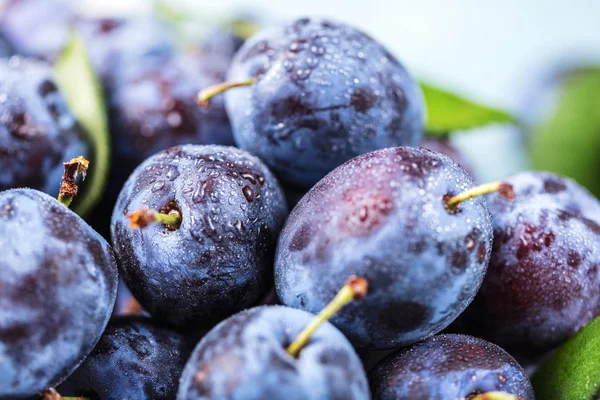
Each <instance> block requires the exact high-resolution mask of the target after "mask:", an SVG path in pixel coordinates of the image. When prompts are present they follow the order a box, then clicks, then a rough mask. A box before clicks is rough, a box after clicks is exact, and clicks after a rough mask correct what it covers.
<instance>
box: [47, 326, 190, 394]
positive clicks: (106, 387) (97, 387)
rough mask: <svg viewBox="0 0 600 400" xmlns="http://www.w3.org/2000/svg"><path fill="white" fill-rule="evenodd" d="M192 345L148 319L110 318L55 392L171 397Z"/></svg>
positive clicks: (181, 336)
mask: <svg viewBox="0 0 600 400" xmlns="http://www.w3.org/2000/svg"><path fill="white" fill-rule="evenodd" d="M194 345H195V342H194V343H190V341H189V340H188V339H187V338H186V337H185V336H183V335H182V334H180V333H177V332H175V331H173V330H171V329H168V328H166V327H164V326H162V325H160V324H157V323H156V322H154V321H152V320H151V319H149V318H145V317H120V318H115V319H112V320H111V321H110V323H109V324H108V326H107V327H106V330H105V331H104V334H103V335H102V337H101V338H100V340H99V341H98V344H97V345H96V347H95V348H94V350H93V351H92V352H91V353H90V355H89V356H88V357H87V358H86V360H85V361H84V362H83V363H82V364H81V365H80V366H79V368H77V370H75V372H73V374H71V376H69V378H68V379H67V380H66V381H65V382H64V383H63V384H62V385H61V386H60V387H59V388H58V392H59V393H60V394H61V395H62V396H67V395H70V396H73V395H75V396H86V397H87V398H90V399H98V400H100V399H102V400H122V399H127V400H146V399H153V400H171V399H174V398H175V395H176V393H177V384H178V381H179V377H180V376H181V372H182V371H183V366H184V365H185V362H186V360H187V358H188V356H189V355H190V353H191V351H192V349H193V346H194Z"/></svg>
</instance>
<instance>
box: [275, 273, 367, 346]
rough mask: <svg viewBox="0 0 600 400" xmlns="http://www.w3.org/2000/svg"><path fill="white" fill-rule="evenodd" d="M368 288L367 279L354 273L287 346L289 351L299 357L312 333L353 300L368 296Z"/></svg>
mask: <svg viewBox="0 0 600 400" xmlns="http://www.w3.org/2000/svg"><path fill="white" fill-rule="evenodd" d="M367 289H368V283H367V280H366V279H364V278H361V277H358V276H356V275H352V276H351V277H350V278H348V280H347V281H346V284H345V285H344V287H342V289H341V290H340V291H339V292H338V293H337V294H336V295H335V297H334V298H333V300H331V302H329V304H327V306H325V308H324V309H323V310H321V312H320V313H319V314H318V315H315V317H314V318H313V319H312V320H311V321H310V322H309V324H308V325H307V326H306V327H305V328H304V329H303V330H302V331H301V332H300V334H298V336H297V337H296V339H294V341H293V342H292V344H290V345H289V346H288V348H287V352H288V354H289V355H291V356H292V357H298V354H299V353H300V350H302V348H303V347H304V346H305V345H306V343H308V341H309V340H310V337H311V336H312V334H313V333H314V332H315V331H316V330H317V328H318V327H319V326H321V325H322V324H323V323H324V322H326V321H328V320H329V319H330V318H331V317H333V315H334V314H335V313H337V312H338V311H339V310H340V309H341V308H342V307H344V306H345V305H346V304H348V303H349V302H351V301H352V300H359V299H362V298H363V297H365V296H366V294H367Z"/></svg>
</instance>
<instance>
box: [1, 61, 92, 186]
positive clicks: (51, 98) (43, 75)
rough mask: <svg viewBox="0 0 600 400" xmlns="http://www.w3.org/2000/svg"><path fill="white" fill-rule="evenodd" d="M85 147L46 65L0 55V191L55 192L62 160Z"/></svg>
mask: <svg viewBox="0 0 600 400" xmlns="http://www.w3.org/2000/svg"><path fill="white" fill-rule="evenodd" d="M88 152H89V144H88V142H87V139H86V137H85V134H84V132H83V130H82V129H81V128H80V126H79V125H78V123H77V120H76V119H75V117H74V116H73V114H72V113H71V111H70V110H69V109H68V107H67V104H66V102H65V100H64V98H63V96H62V94H61V93H60V91H59V90H58V88H57V86H56V83H55V81H54V77H53V72H52V68H51V67H50V65H49V64H47V63H46V62H43V61H38V60H33V59H26V58H20V57H13V58H11V59H2V60H0V190H4V189H10V188H16V187H31V188H34V189H39V190H41V191H43V192H46V193H48V194H52V195H56V194H57V193H58V189H59V187H60V179H61V176H62V174H63V161H65V160H70V159H72V158H74V157H77V156H79V155H83V156H87V154H88Z"/></svg>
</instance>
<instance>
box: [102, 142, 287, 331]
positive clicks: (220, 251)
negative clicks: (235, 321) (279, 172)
mask: <svg viewBox="0 0 600 400" xmlns="http://www.w3.org/2000/svg"><path fill="white" fill-rule="evenodd" d="M150 209H152V210H158V211H157V212H156V214H158V217H161V216H162V217H167V218H171V217H177V223H173V224H166V223H165V224H162V223H153V224H150V225H148V226H146V227H145V228H143V229H131V228H130V223H132V222H133V221H132V220H131V221H130V219H129V218H128V214H129V213H132V212H136V211H138V210H140V211H141V210H146V211H148V210H150ZM151 215H152V214H151ZM286 216H287V208H286V205H285V199H284V196H283V192H282V190H281V188H280V187H279V184H278V183H277V181H276V179H275V177H274V176H273V175H272V174H271V172H269V170H268V169H267V167H266V166H265V165H264V164H263V163H262V162H261V161H260V160H259V159H258V158H256V157H254V156H252V155H250V154H248V153H246V152H244V151H242V150H239V149H236V148H234V147H225V146H216V145H206V146H203V145H184V146H175V147H171V148H168V149H167V150H164V151H161V152H159V153H157V154H155V155H154V156H152V157H150V158H148V159H147V160H146V161H144V162H143V163H142V164H141V165H140V166H139V167H138V168H136V170H135V171H134V172H133V174H132V175H131V177H130V178H129V179H128V181H127V183H126V184H125V186H124V188H123V190H122V191H121V194H120V195H119V198H118V200H117V205H116V206H115V210H114V213H113V217H112V224H111V232H112V238H113V244H114V248H115V253H116V254H117V258H118V260H119V262H120V268H121V271H122V274H123V279H124V280H125V282H126V283H127V285H128V287H129V288H130V290H131V291H132V293H133V294H134V296H135V297H136V299H138V301H139V302H140V304H141V305H142V306H143V307H144V309H145V310H147V311H148V312H149V313H150V314H151V315H152V317H153V318H155V319H157V320H160V321H163V322H167V323H170V324H173V325H176V326H179V327H186V328H195V327H201V326H212V324H214V323H216V322H218V321H220V320H221V319H223V318H225V317H227V316H229V315H231V314H233V313H234V312H236V311H239V310H241V309H244V308H247V307H249V306H252V305H254V304H256V303H258V302H259V301H260V299H261V298H262V297H263V296H264V295H265V294H266V293H267V291H268V290H269V289H270V288H271V285H272V282H273V276H272V274H273V272H272V268H273V254H274V251H275V245H276V240H277V235H278V234H279V230H280V228H281V226H282V225H283V222H284V220H285V217H286Z"/></svg>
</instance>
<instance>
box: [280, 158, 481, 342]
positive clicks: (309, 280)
mask: <svg viewBox="0 0 600 400" xmlns="http://www.w3.org/2000/svg"><path fill="white" fill-rule="evenodd" d="M473 186H474V183H473V181H472V180H471V178H470V177H469V176H468V174H467V173H466V172H465V171H464V170H463V169H462V167H460V166H459V165H458V164H456V163H455V162H453V161H452V160H450V159H449V158H448V157H446V156H444V155H442V154H440V153H434V152H431V151H429V150H427V149H424V148H410V147H397V148H388V149H383V150H377V151H374V152H371V153H368V154H364V155H362V156H359V157H356V158H354V159H353V160H350V161H348V162H347V163H345V164H343V165H342V166H340V167H338V168H337V169H335V170H334V171H333V172H331V173H330V174H328V175H327V176H326V177H325V178H324V179H323V180H321V181H320V182H319V183H318V184H317V185H316V186H315V187H313V189H311V190H310V191H309V192H308V194H307V195H306V196H304V198H303V199H302V200H301V201H300V202H299V203H298V205H297V206H296V207H295V208H294V210H293V211H292V212H291V214H290V216H289V218H288V219H287V221H286V224H285V226H284V228H283V230H282V232H281V234H280V237H279V242H278V245H277V254H276V261H275V287H276V289H277V294H278V295H279V298H280V299H281V301H282V303H283V304H285V305H287V306H290V307H294V308H300V309H303V310H307V311H310V312H313V313H316V312H318V311H320V310H321V309H322V308H323V307H324V306H325V305H326V304H327V302H328V301H329V300H330V299H331V298H333V296H334V295H335V293H336V292H337V291H338V290H339V288H341V287H342V286H343V284H344V281H345V279H347V277H348V276H350V275H358V276H362V277H364V278H366V279H367V280H368V282H369V293H368V294H367V296H366V297H365V298H364V299H362V300H361V301H359V302H355V303H352V304H349V305H347V306H346V307H345V308H344V309H342V310H341V311H340V312H339V313H338V314H337V315H336V316H334V317H333V319H332V322H333V324H334V325H335V326H336V327H338V328H339V329H340V330H341V331H342V332H344V334H345V335H346V336H347V337H348V338H349V339H350V340H351V341H352V342H353V344H354V345H355V346H358V347H366V348H372V349H386V348H396V347H399V346H404V345H408V344H411V343H414V342H416V341H418V340H422V339H424V338H426V337H428V336H431V335H433V334H435V333H437V332H439V331H441V330H442V329H444V328H445V327H446V326H448V325H449V324H450V323H451V322H452V321H453V320H454V319H455V318H456V317H457V316H458V315H459V314H460V313H461V312H462V311H463V310H464V309H465V308H466V307H467V305H468V304H469V302H470V301H471V300H472V298H473V297H474V296H475V293H476V292H477V289H478V288H479V286H480V285H481V282H482V280H483V276H484V274H485V271H486V267H487V263H488V260H489V256H490V252H491V245H492V227H491V217H490V215H489V212H488V210H487V207H486V205H485V200H483V199H482V198H475V199H471V200H469V201H467V202H465V203H463V204H461V206H460V207H459V212H457V213H455V214H452V213H450V212H448V211H447V210H446V208H445V205H444V202H443V198H444V196H445V195H447V194H456V193H459V192H462V191H464V190H466V189H468V188H471V187H473Z"/></svg>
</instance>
